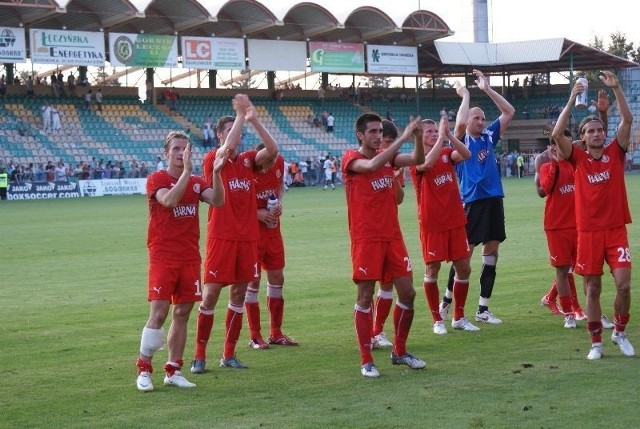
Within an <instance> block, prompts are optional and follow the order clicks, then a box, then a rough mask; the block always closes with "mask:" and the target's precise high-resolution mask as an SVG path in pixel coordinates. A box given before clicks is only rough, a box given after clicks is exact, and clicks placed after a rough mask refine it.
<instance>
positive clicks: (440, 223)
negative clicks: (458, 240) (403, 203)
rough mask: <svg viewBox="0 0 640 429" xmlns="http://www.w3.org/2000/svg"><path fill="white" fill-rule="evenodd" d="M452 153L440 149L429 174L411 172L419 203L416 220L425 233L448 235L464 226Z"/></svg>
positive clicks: (412, 170)
mask: <svg viewBox="0 0 640 429" xmlns="http://www.w3.org/2000/svg"><path fill="white" fill-rule="evenodd" d="M453 150H454V149H453V148H452V147H444V148H442V149H441V150H440V157H439V158H438V160H437V161H436V163H435V164H434V166H433V168H431V169H430V170H427V171H418V170H417V169H416V167H415V166H412V167H411V169H410V170H411V177H412V178H413V186H414V188H415V190H416V197H417V199H418V219H419V220H420V228H424V232H442V231H448V230H450V229H456V228H459V227H461V226H464V225H466V223H467V217H466V215H465V213H464V208H463V206H462V198H461V197H460V189H459V188H458V179H457V177H456V172H455V170H454V167H453V161H452V160H451V153H452V152H453Z"/></svg>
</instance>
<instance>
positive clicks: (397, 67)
mask: <svg viewBox="0 0 640 429" xmlns="http://www.w3.org/2000/svg"><path fill="white" fill-rule="evenodd" d="M367 71H368V72H369V73H377V74H390V75H399V74H400V75H417V74H418V48H416V47H413V46H386V45H367Z"/></svg>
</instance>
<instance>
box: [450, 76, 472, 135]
mask: <svg viewBox="0 0 640 429" xmlns="http://www.w3.org/2000/svg"><path fill="white" fill-rule="evenodd" d="M453 86H454V87H455V88H456V94H458V95H459V96H460V98H462V101H461V102H460V107H458V114H457V115H456V126H455V130H454V135H455V136H456V138H457V139H461V138H462V136H464V134H465V132H466V130H467V121H468V120H469V103H470V100H471V94H469V90H468V89H467V88H466V87H464V86H462V84H460V82H458V81H456V82H455V83H454V84H453Z"/></svg>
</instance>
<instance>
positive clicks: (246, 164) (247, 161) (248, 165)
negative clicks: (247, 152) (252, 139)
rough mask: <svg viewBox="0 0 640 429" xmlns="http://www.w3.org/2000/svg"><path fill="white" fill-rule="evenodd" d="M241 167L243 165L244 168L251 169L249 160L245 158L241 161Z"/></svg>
mask: <svg viewBox="0 0 640 429" xmlns="http://www.w3.org/2000/svg"><path fill="white" fill-rule="evenodd" d="M242 165H244V166H245V167H246V168H249V167H251V161H250V160H249V158H245V159H243V160H242Z"/></svg>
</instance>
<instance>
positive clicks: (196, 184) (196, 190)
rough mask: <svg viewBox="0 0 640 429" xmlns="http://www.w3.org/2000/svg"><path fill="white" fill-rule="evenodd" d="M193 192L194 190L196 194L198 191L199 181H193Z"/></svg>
mask: <svg viewBox="0 0 640 429" xmlns="http://www.w3.org/2000/svg"><path fill="white" fill-rule="evenodd" d="M193 192H195V193H196V194H199V193H200V184H199V183H194V184H193Z"/></svg>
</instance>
